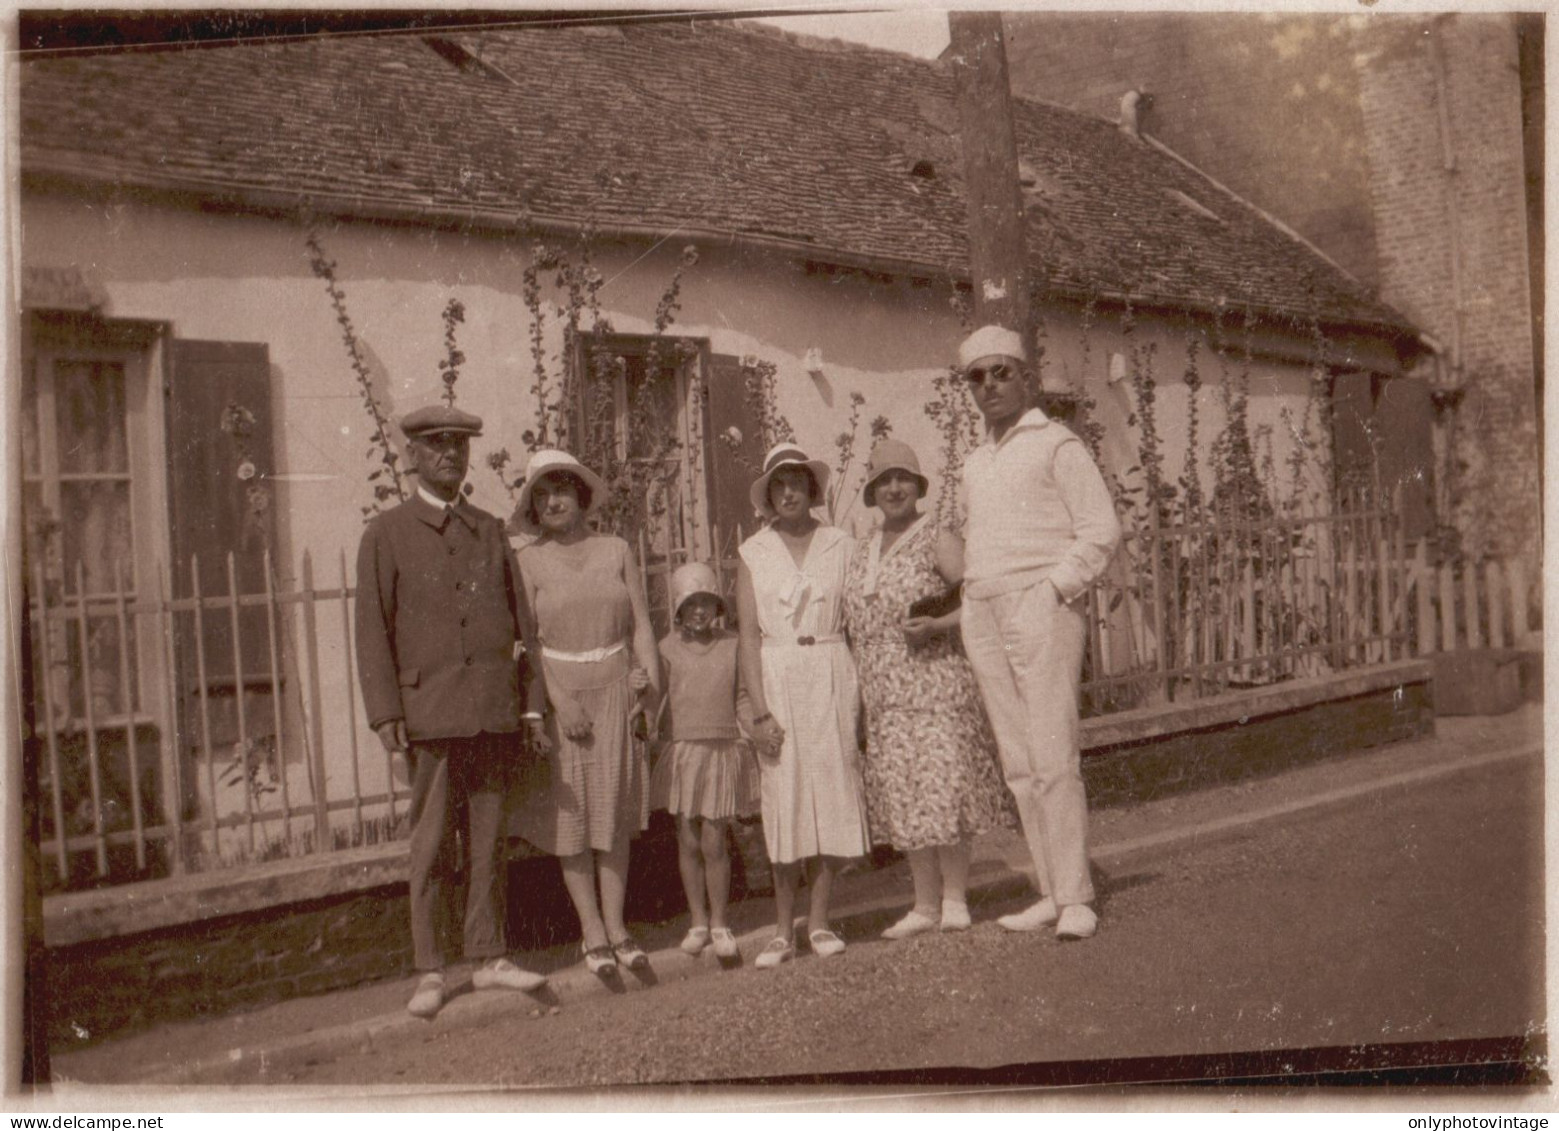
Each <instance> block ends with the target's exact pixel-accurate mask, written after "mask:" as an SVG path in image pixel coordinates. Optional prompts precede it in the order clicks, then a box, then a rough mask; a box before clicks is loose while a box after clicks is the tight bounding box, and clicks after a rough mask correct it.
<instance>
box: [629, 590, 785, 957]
mask: <svg viewBox="0 0 1559 1131" xmlns="http://www.w3.org/2000/svg"><path fill="white" fill-rule="evenodd" d="M671 607H672V618H673V621H674V627H673V629H672V631H671V633H670V634H669V635H668V636H667V637H666V638H665V639H664V640H662V641H661V642H660V657H661V660H662V662H663V663H664V664H665V671H666V681H667V682H666V687H667V698H666V701H665V708H666V712H667V713H668V714H669V716H670V720H669V726H668V725H667V722H666V720H665V719H662V725H661V733H662V734H663V735H669V737H670V740H671V744H670V746H669V748H668V749H667V750H666V751H665V753H663V754H662V755H661V758H660V761H659V762H658V763H656V766H655V773H654V776H653V778H652V780H651V784H650V793H651V795H652V796H653V797H654V798H655V807H656V808H658V809H665V810H667V811H668V812H669V813H671V814H672V816H674V817H676V819H677V867H678V869H679V870H680V871H681V873H682V887H683V889H684V890H685V891H686V892H687V905H688V914H689V918H690V919H691V920H692V926H691V927H689V928H688V933H687V937H686V938H684V939H683V940H682V949H683V950H684V951H685V952H687V953H688V954H698V953H699V952H701V951H702V950H703V949H704V948H705V947H706V946H709V945H711V944H713V946H714V951H715V954H716V955H717V956H718V957H720V958H735V957H736V953H737V950H736V937H735V936H734V935H732V934H731V929H730V927H728V926H727V925H726V922H725V908H726V903H727V901H728V899H729V898H730V889H731V857H730V849H729V847H728V844H729V842H728V840H727V837H726V830H727V829H728V828H729V827H730V822H731V818H733V817H746V816H751V815H752V814H754V813H756V812H758V806H759V801H758V767H757V763H756V762H755V761H754V760H753V755H752V748H751V747H750V746H749V745H748V743H747V740H746V739H745V738H743V737H742V728H741V725H740V724H739V723H738V721H737V720H738V717H739V716H748V715H749V714H750V712H748V711H747V710H746V695H745V693H744V691H743V690H742V687H741V682H740V680H739V678H738V676H737V667H738V665H737V649H736V637H735V635H734V634H732V633H731V632H729V631H728V630H726V629H725V628H724V627H723V626H720V625H718V624H717V621H718V619H719V618H720V617H721V616H723V615H724V613H725V603H724V602H723V601H722V600H721V599H720V593H719V589H718V587H717V583H716V581H715V575H714V572H713V571H712V570H710V569H709V567H708V566H705V565H701V564H699V563H697V562H689V563H688V564H687V565H685V566H683V567H682V568H680V569H678V570H677V571H676V573H674V574H672V577H671ZM706 897H707V901H706Z"/></svg>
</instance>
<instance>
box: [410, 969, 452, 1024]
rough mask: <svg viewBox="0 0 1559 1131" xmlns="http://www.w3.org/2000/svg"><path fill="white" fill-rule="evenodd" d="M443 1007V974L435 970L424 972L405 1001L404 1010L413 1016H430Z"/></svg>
mask: <svg viewBox="0 0 1559 1131" xmlns="http://www.w3.org/2000/svg"><path fill="white" fill-rule="evenodd" d="M443 1007H444V975H443V974H442V973H441V972H439V971H437V970H435V971H434V972H433V973H431V974H424V975H423V976H422V981H420V982H418V983H417V992H416V993H414V994H412V995H411V1000H410V1001H408V1002H407V1003H406V1012H407V1013H409V1014H411V1015H412V1016H413V1017H432V1016H433V1015H434V1014H436V1013H437V1012H438V1011H439V1010H440V1009H442V1008H443Z"/></svg>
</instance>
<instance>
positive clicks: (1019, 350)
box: [958, 325, 1029, 369]
mask: <svg viewBox="0 0 1559 1131" xmlns="http://www.w3.org/2000/svg"><path fill="white" fill-rule="evenodd" d="M992 356H999V357H1015V358H1017V359H1018V360H1019V361H1027V360H1028V359H1029V354H1028V350H1027V349H1026V348H1025V347H1024V345H1023V337H1022V335H1020V334H1019V333H1018V332H1017V331H1015V330H1009V329H1007V327H1005V326H995V325H991V326H981V327H980V328H979V329H978V330H976V331H975V332H974V333H972V334H970V335H969V336H968V337H967V338H965V339H964V340H963V343H962V344H961V345H959V347H958V367H959V368H960V369H968V368H969V366H971V365H973V364H974V363H975V362H977V361H979V360H980V359H981V358H982V357H992Z"/></svg>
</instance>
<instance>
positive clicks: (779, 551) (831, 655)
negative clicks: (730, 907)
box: [740, 526, 871, 864]
mask: <svg viewBox="0 0 1559 1131" xmlns="http://www.w3.org/2000/svg"><path fill="white" fill-rule="evenodd" d="M852 546H853V543H852V542H851V540H850V538H849V536H848V535H846V534H845V532H844V531H842V530H840V529H838V528H837V527H833V526H819V527H818V528H817V530H816V532H815V533H814V534H813V536H812V543H811V545H810V546H809V547H808V549H807V555H806V560H805V562H804V563H803V565H802V568H801V569H799V570H798V569H797V568H796V563H795V560H794V559H793V558H792V557H791V556H790V551H789V550H787V549H786V548H785V543H784V542H783V541H781V539H780V536H779V535H778V534H776V533H775V532H774V531H773V530H771V529H764V530H762V531H759V532H758V533H757V534H754V535H753V536H752V537H751V538H749V539H747V541H745V542H743V543H742V546H741V550H740V553H741V557H742V561H743V562H744V563H745V564H746V566H747V570H748V573H749V574H750V575H751V577H752V584H753V593H754V595H755V596H756V598H757V605H758V627H759V629H760V630H761V631H762V634H763V697H764V700H765V701H766V702H767V704H768V708H769V711H770V712H771V713H772V714H773V715H774V718H775V720H776V721H777V722H778V723H779V725H780V726H781V727H783V728H784V730H785V742H784V745H783V746H782V747H781V749H780V752H779V755H778V757H775V756H773V755H761V756H760V757H759V759H758V765H759V770H760V772H761V775H762V777H761V788H762V796H763V805H762V808H763V840H764V845H765V847H766V848H767V849H768V853H769V859H770V860H771V861H773V862H774V863H776V864H788V863H792V862H794V861H797V860H804V859H806V858H807V857H809V856H846V857H848V856H863V855H865V854H866V853H868V852H870V851H871V841H870V839H869V837H868V835H867V827H866V801H865V791H864V790H863V788H862V786H861V763H860V754H859V751H858V748H857V745H856V719H857V715H858V713H859V711H860V685H859V683H858V682H857V680H856V675H855V663H854V661H853V660H852V659H851V658H850V649H849V648H848V647H847V646H846V644H845V640H844V583H845V573H846V572H847V570H848V569H849V565H850V553H851V549H852Z"/></svg>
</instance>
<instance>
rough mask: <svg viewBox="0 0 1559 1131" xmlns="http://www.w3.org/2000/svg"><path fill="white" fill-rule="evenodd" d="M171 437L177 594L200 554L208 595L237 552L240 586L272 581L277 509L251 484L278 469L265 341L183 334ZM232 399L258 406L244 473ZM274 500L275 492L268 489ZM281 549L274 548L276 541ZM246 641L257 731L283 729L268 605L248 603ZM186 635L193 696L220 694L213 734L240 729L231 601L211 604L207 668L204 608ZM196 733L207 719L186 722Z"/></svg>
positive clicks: (243, 622) (185, 663)
mask: <svg viewBox="0 0 1559 1131" xmlns="http://www.w3.org/2000/svg"><path fill="white" fill-rule="evenodd" d="M166 397H167V437H168V509H169V520H170V528H171V536H172V553H173V568H172V577H173V588H174V595H175V596H176V597H188V596H190V595H191V594H193V593H194V592H195V583H196V580H197V579H196V577H195V575H194V574H193V572H192V570H191V560H192V558H198V560H199V570H200V574H199V579H198V580H199V589H200V593H201V595H202V597H206V598H210V597H219V596H223V595H225V594H227V592H228V576H227V555H228V553H229V552H231V553H232V554H233V556H234V559H235V562H234V564H235V576H236V580H237V587H238V591H239V592H240V593H246V594H254V593H263V592H264V591H265V565H264V561H265V559H264V554H265V550H266V548H267V546H274V543H275V517H274V512H273V510H272V509H266V510H264V512H263V513H257V512H256V510H255V508H254V507H253V506H252V505H251V503H250V499H249V496H248V488H249V487H250V486H254V485H258V486H260V487H267V486H269V483H270V479H271V476H272V474H273V473H274V471H275V463H274V456H273V446H272V439H273V429H272V415H271V382H270V359H269V355H268V352H267V348H266V346H265V345H264V344H262V343H253V342H199V341H181V340H174V341H172V342H171V343H170V349H169V355H168V384H167V389H166ZM230 404H237V405H241V406H242V407H243V408H245V409H247V410H248V411H249V413H250V414H251V415H252V416H253V418H254V420H253V427H252V431H251V432H250V434H249V436H248V437H247V439H246V444H247V448H248V451H249V459H250V462H251V463H252V464H253V471H254V473H253V475H252V476H250V477H248V478H243V477H241V476H240V463H241V457H240V449H239V445H238V443H237V442H236V441H235V439H234V437H233V436H231V435H229V434H228V433H226V432H224V431H223V430H222V421H223V416H224V414H225V413H226V411H227V407H228V405H230ZM267 497H268V498H270V499H271V501H272V503H273V504H274V496H273V495H271V494H270V493H269V492H267ZM273 553H274V551H273ZM238 620H239V632H238V636H239V641H240V644H239V651H238V656H239V657H240V658H241V660H242V663H243V677H244V686H245V689H246V691H248V692H249V693H250V694H249V695H248V696H247V697H246V698H247V700H248V710H247V712H246V720H248V721H249V722H250V723H251V724H252V725H251V726H250V728H249V731H248V733H249V734H250V735H251V736H255V735H257V734H263V733H267V732H269V731H270V730H271V729H273V727H272V726H270V725H269V724H268V722H267V720H268V719H269V718H270V717H271V715H270V700H269V693H270V691H271V686H272V684H271V678H272V677H271V655H270V639H269V633H268V631H267V627H266V621H265V610H264V609H263V608H245V609H241V610H240V612H239V618H238ZM178 624H179V628H180V632H179V636H178V639H177V644H178V654H179V671H178V679H179V688H180V690H181V692H183V694H184V696H185V697H186V699H188V697H191V696H195V695H198V693H199V690H200V684H201V683H202V681H203V682H204V684H205V690H206V693H207V695H208V696H216V697H218V702H219V708H218V710H217V711H216V713H215V715H214V716H213V723H214V728H213V734H212V742H213V744H224V743H228V742H232V741H233V740H235V739H236V738H237V733H236V719H234V718H233V712H232V708H233V705H234V702H235V698H236V694H237V686H236V682H235V658H234V647H233V625H232V618H231V614H230V613H229V612H228V610H227V609H225V608H224V609H220V610H215V611H209V610H208V611H206V612H204V613H203V614H202V625H201V642H202V644H203V646H204V650H205V656H204V660H205V666H204V673H203V674H202V672H201V670H200V669H199V668H198V667H197V665H196V653H195V636H194V618H192V617H183V616H181V617H180V618H179V620H178ZM184 733H185V734H186V735H187V736H191V738H193V736H195V735H198V733H199V731H198V728H185V729H184Z"/></svg>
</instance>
